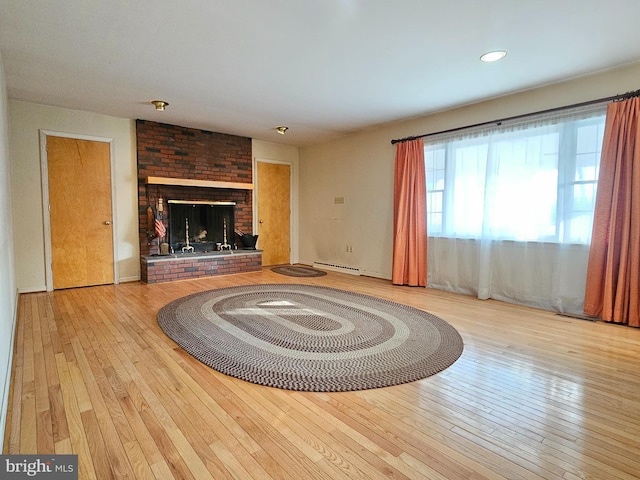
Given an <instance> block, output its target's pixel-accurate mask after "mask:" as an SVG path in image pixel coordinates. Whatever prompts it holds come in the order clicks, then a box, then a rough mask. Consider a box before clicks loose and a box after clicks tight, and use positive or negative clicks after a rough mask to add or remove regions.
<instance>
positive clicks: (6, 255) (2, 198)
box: [0, 57, 18, 446]
mask: <svg viewBox="0 0 640 480" xmlns="http://www.w3.org/2000/svg"><path fill="white" fill-rule="evenodd" d="M7 103H8V100H7V90H6V83H5V76H4V69H3V67H2V57H0V205H2V207H3V208H0V225H1V226H2V227H1V228H0V446H1V445H3V444H4V430H5V425H6V420H7V406H8V403H9V382H10V379H11V363H12V358H13V339H14V336H15V325H16V305H17V298H18V297H17V291H16V281H15V280H16V279H15V268H14V261H13V250H14V249H13V235H12V224H13V221H12V218H11V168H10V161H9V159H10V154H9V131H8V128H9V120H8V114H7Z"/></svg>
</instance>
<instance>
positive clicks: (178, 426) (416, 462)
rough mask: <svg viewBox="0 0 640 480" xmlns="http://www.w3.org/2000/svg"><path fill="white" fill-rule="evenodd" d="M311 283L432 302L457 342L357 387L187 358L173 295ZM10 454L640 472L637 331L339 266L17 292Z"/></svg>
mask: <svg viewBox="0 0 640 480" xmlns="http://www.w3.org/2000/svg"><path fill="white" fill-rule="evenodd" d="M251 283H309V284H316V285H324V286H330V287H336V288H343V289H347V290H352V291H357V292H360V293H365V294H369V295H374V296H378V297H383V298H387V299H390V300H394V301H396V302H400V303H406V304H409V305H413V306H415V307H418V308H421V309H424V310H427V311H429V312H431V313H433V314H435V315H438V316H440V317H441V318H443V319H445V320H447V321H448V322H449V323H451V324H452V325H453V326H454V327H456V328H457V329H458V331H459V332H460V334H461V335H462V337H463V339H464V342H465V350H464V353H463V354H462V356H461V358H460V359H459V360H458V361H457V362H456V363H455V364H453V365H452V366H451V367H449V368H448V369H447V370H445V371H444V372H441V373H439V374H437V375H434V376H432V377H430V378H427V379H424V380H421V381H418V382H413V383H409V384H405V385H400V386H394V387H389V388H382V389H375V390H367V391H359V392H349V393H303V392H290V391H283V390H279V389H274V388H269V387H262V386H258V385H253V384H250V383H247V382H244V381H241V380H237V379H234V378H230V377H227V376H224V375H222V374H219V373H217V372H215V371H213V370H211V369H209V368H208V367H206V366H204V365H202V364H200V363H199V362H197V361H195V360H193V359H192V358H191V357H190V356H189V355H187V354H185V353H183V352H182V351H181V350H180V348H178V347H176V345H175V344H174V343H173V342H172V341H171V340H170V339H169V338H168V337H166V336H165V335H164V333H163V332H162V331H161V330H160V328H159V327H158V325H157V323H156V313H157V311H158V310H159V309H160V308H161V307H162V306H163V305H165V304H166V303H168V302H169V301H171V300H174V299H176V298H179V297H181V296H183V295H187V294H190V293H193V292H197V291H201V290H205V289H211V288H219V287H226V286H233V285H241V284H251ZM17 328H18V330H17V334H16V351H15V356H14V367H13V381H12V392H11V399H10V401H11V404H10V410H9V418H8V422H7V432H6V435H5V445H4V453H22V454H29V453H52V452H56V453H77V454H78V456H79V457H78V458H79V464H80V478H81V479H93V478H95V479H100V480H103V479H109V478H114V479H126V478H130V479H154V478H155V479H172V478H176V479H196V480H203V479H216V480H219V479H227V478H237V479H297V480H305V479H340V478H361V479H378V478H403V479H484V478H486V479H501V478H505V479H541V478H542V479H564V480H573V479H585V478H589V479H591V478H600V479H606V480H611V479H636V478H640V329H632V328H628V327H621V326H615V325H610V324H606V323H602V322H588V321H583V320H576V319H571V318H566V317H562V316H558V315H555V314H553V313H551V312H544V311H538V310H534V309H530V308H524V307H519V306H514V305H508V304H504V303H500V302H496V301H491V300H488V301H480V300H477V299H474V298H470V297H465V296H460V295H454V294H448V293H444V292H438V291H433V290H425V289H422V288H409V287H394V286H391V285H390V282H388V281H385V280H380V279H373V278H367V277H356V276H351V275H344V274H339V273H333V272H329V274H328V275H327V276H325V277H319V278H302V279H300V278H292V277H285V276H281V275H277V274H275V273H273V272H271V271H270V270H269V269H264V270H263V271H262V272H256V273H248V274H240V275H228V276H220V277H213V278H209V279H204V280H192V281H181V282H174V283H165V284H155V285H145V284H141V283H125V284H121V285H117V286H113V285H112V286H101V287H90V288H82V289H71V290H60V291H56V292H53V293H31V294H24V295H21V296H20V300H19V319H18V327H17Z"/></svg>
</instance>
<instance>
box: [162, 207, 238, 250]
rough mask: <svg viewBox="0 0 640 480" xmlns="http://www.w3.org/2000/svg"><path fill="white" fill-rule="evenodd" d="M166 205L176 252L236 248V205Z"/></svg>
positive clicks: (170, 232)
mask: <svg viewBox="0 0 640 480" xmlns="http://www.w3.org/2000/svg"><path fill="white" fill-rule="evenodd" d="M167 203H168V205H169V245H170V247H171V249H172V251H173V252H175V253H182V252H185V253H191V252H193V253H203V252H212V251H215V250H220V249H221V248H225V244H226V246H227V247H226V248H229V249H231V248H234V247H233V245H234V240H235V237H234V230H235V225H234V212H235V205H236V204H235V202H207V201H188V200H169V201H168V202H167ZM187 231H188V234H187ZM225 234H226V238H225ZM187 238H188V241H187Z"/></svg>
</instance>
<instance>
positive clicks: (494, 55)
mask: <svg viewBox="0 0 640 480" xmlns="http://www.w3.org/2000/svg"><path fill="white" fill-rule="evenodd" d="M506 56H507V52H505V51H504V50H495V51H493V52H487V53H485V54H484V55H482V56H481V57H480V60H482V61H483V62H497V61H498V60H501V59H503V58H504V57H506Z"/></svg>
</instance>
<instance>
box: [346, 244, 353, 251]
mask: <svg viewBox="0 0 640 480" xmlns="http://www.w3.org/2000/svg"><path fill="white" fill-rule="evenodd" d="M347 253H353V245H347Z"/></svg>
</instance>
